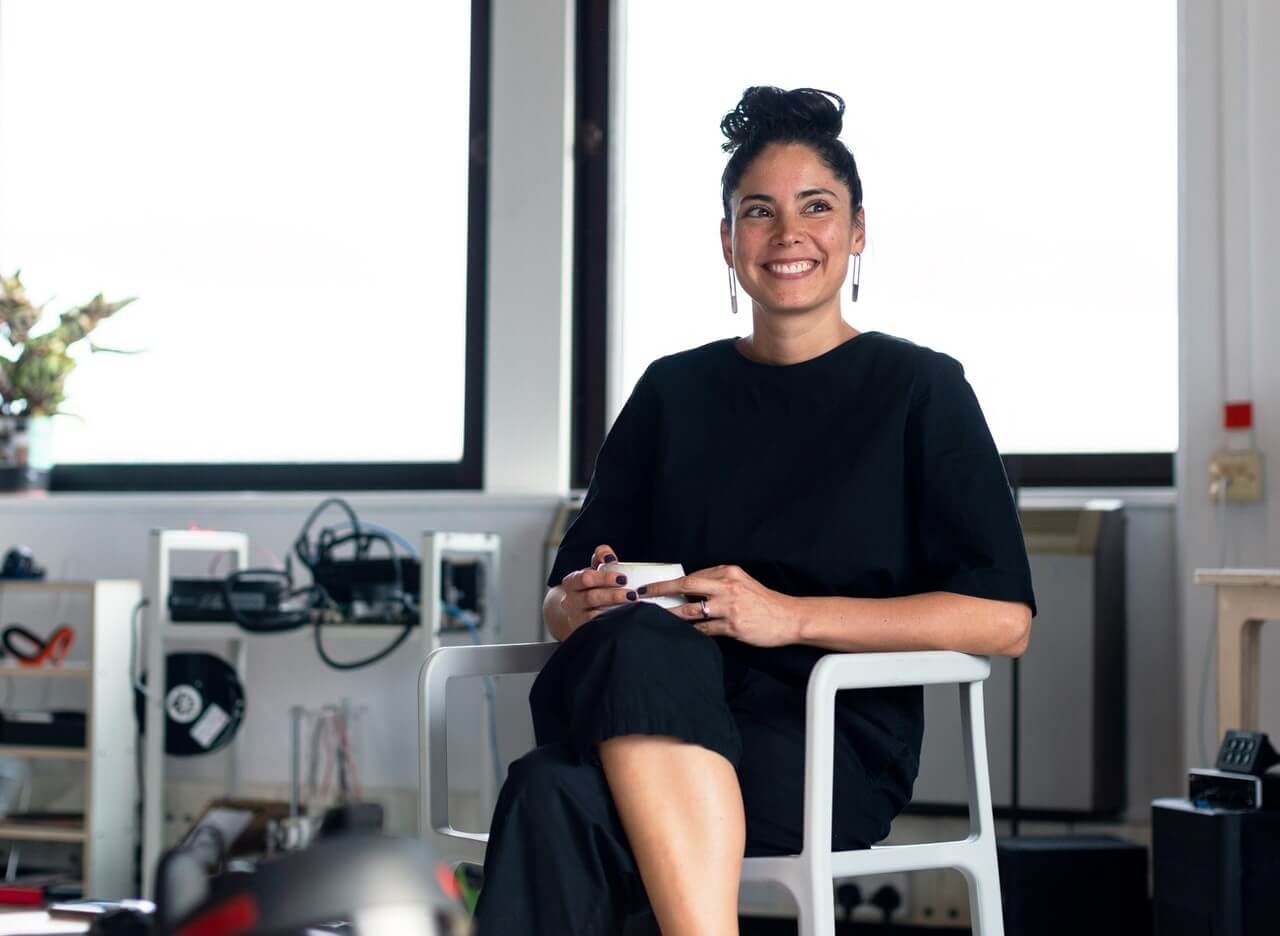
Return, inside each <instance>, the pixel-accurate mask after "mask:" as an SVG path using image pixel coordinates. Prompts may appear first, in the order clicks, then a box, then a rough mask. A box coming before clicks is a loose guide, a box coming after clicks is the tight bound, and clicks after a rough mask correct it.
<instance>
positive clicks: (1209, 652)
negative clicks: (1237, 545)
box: [1196, 476, 1231, 764]
mask: <svg viewBox="0 0 1280 936" xmlns="http://www.w3.org/2000/svg"><path fill="white" fill-rule="evenodd" d="M1218 481H1219V484H1218V492H1217V493H1218V498H1217V499H1218V568H1220V569H1225V568H1227V566H1228V563H1229V556H1228V546H1229V543H1230V531H1229V530H1228V529H1227V488H1228V487H1229V486H1230V484H1231V479H1230V478H1228V477H1225V476H1224V477H1222V478H1219V479H1218ZM1217 636H1218V628H1217V625H1216V624H1214V625H1211V626H1210V627H1209V636H1208V639H1207V640H1206V641H1205V648H1204V663H1203V664H1201V667H1200V710H1199V717H1198V718H1197V720H1196V741H1197V743H1198V744H1199V748H1200V762H1201V763H1202V764H1208V763H1210V761H1209V750H1208V748H1207V747H1206V745H1205V728H1204V717H1205V713H1206V712H1207V711H1208V709H1209V673H1210V672H1211V670H1212V668H1213V661H1214V659H1215V657H1216V656H1217V653H1216V652H1215V650H1216V644H1217V640H1216V638H1217ZM1219 740H1220V739H1218V738H1214V741H1215V743H1216V742H1217V741H1219Z"/></svg>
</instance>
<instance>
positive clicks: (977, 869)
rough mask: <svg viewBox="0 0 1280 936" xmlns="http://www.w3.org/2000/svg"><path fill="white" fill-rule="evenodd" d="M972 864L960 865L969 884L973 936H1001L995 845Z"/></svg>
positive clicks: (1002, 920)
mask: <svg viewBox="0 0 1280 936" xmlns="http://www.w3.org/2000/svg"><path fill="white" fill-rule="evenodd" d="M983 850H984V851H988V852H989V854H987V855H984V856H983V858H982V860H981V861H980V862H979V863H978V864H977V865H976V866H974V867H968V868H961V869H960V871H961V872H962V873H963V874H964V877H965V882H966V883H967V884H968V885H969V916H970V917H971V918H972V922H973V936H1004V907H1003V906H1001V903H1000V868H999V865H998V864H997V863H996V856H995V849H994V847H992V848H990V849H983Z"/></svg>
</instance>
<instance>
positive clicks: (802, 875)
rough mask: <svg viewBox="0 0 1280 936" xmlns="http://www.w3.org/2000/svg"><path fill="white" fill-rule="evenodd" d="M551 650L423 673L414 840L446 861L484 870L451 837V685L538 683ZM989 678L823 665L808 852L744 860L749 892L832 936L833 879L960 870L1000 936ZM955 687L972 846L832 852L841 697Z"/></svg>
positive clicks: (442, 659) (920, 667) (468, 837)
mask: <svg viewBox="0 0 1280 936" xmlns="http://www.w3.org/2000/svg"><path fill="white" fill-rule="evenodd" d="M555 647H556V645H555V644H545V643H536V644H506V645H496V646H481V647H442V648H440V649H438V650H436V651H435V652H433V653H432V654H431V655H430V656H429V657H428V658H427V661H426V663H425V664H424V665H423V667H422V675H421V678H420V680H419V689H420V692H419V719H420V720H419V725H420V728H421V731H422V736H421V738H420V744H421V747H420V765H421V774H420V775H421V783H422V787H421V799H420V804H419V810H420V812H419V829H420V830H421V833H422V837H423V839H424V840H426V841H427V842H428V843H429V844H430V845H431V846H432V847H433V848H435V849H436V851H437V853H438V854H439V856H440V857H441V859H443V860H448V861H452V862H455V863H456V862H463V861H467V862H473V863H475V864H481V863H483V862H484V850H485V846H486V844H487V843H488V839H489V836H488V835H487V834H476V833H469V832H460V831H458V830H456V829H454V828H452V827H451V826H450V825H449V785H448V774H447V771H448V764H447V758H446V753H445V725H446V714H447V713H446V712H445V685H446V683H448V681H449V680H450V679H453V678H455V677H462V676H484V675H498V674H503V673H535V672H537V671H538V670H540V669H541V668H542V665H543V664H544V663H545V662H546V661H547V659H548V658H549V657H550V656H551V653H552V651H554V650H555ZM990 673H991V664H990V663H989V661H988V660H987V659H986V658H984V657H975V656H970V655H968V654H965V653H952V652H942V651H928V652H911V653H833V654H829V655H827V656H825V657H823V658H822V659H821V660H820V661H819V662H818V664H817V666H815V667H814V669H813V674H812V676H811V677H810V679H809V688H808V696H807V700H806V719H807V724H806V726H805V778H804V784H805V787H804V790H805V792H804V838H803V841H804V846H803V849H802V850H801V852H800V854H798V855H788V856H783V857H768V858H748V859H746V860H745V861H744V862H743V866H742V880H743V881H772V882H776V883H779V884H782V885H783V886H785V887H786V888H787V889H788V890H789V891H790V892H791V893H792V895H793V896H794V897H795V900H796V904H797V905H798V907H799V909H800V936H834V934H835V903H834V897H833V886H832V882H833V880H834V879H836V878H848V877H857V876H859V875H865V874H886V873H893V872H900V871H917V870H924V869H929V868H956V869H958V870H959V871H960V872H961V873H962V874H963V875H964V876H965V879H966V881H967V882H968V885H969V907H970V915H971V917H972V922H973V932H974V936H1004V919H1003V916H1002V913H1001V907H1000V877H999V871H998V869H997V866H996V837H995V826H994V821H993V819H992V814H991V785H990V778H989V775H988V771H987V737H986V730H985V728H984V722H983V715H982V683H983V680H985V679H986V678H987V676H988V675H990ZM952 683H955V684H959V687H960V714H961V719H962V728H963V731H964V755H965V774H966V776H967V780H968V787H969V835H968V837H967V838H964V839H962V840H959V841H950V842H930V843H926V844H917V845H877V846H874V847H872V848H870V849H864V850H858V851H843V852H832V851H831V808H832V802H831V800H832V778H833V773H834V751H833V745H832V739H833V737H834V734H835V696H836V692H837V691H838V690H841V689H871V688H878V687H885V686H919V685H934V684H952Z"/></svg>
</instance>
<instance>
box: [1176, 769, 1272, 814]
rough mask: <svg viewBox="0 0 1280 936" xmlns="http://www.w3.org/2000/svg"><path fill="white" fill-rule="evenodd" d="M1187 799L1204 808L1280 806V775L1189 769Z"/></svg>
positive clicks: (1269, 807)
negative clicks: (1255, 774) (1258, 775)
mask: <svg viewBox="0 0 1280 936" xmlns="http://www.w3.org/2000/svg"><path fill="white" fill-rule="evenodd" d="M1187 799H1188V800H1190V801H1191V803H1192V804H1193V805H1195V806H1202V807H1214V806H1217V807H1219V808H1221V809H1280V774H1275V773H1270V774H1263V775H1262V776H1261V777H1255V776H1252V775H1251V774H1246V773H1236V772H1235V771H1230V770H1208V769H1202V768H1195V769H1192V770H1189V771H1187Z"/></svg>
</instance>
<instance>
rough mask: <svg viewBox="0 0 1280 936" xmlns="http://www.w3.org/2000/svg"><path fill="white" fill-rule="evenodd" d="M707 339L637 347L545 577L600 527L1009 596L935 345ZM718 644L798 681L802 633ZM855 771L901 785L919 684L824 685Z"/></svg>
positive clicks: (799, 591) (919, 727)
mask: <svg viewBox="0 0 1280 936" xmlns="http://www.w3.org/2000/svg"><path fill="white" fill-rule="evenodd" d="M736 340H737V339H734V338H726V339H723V340H720V341H714V342H712V343H710V344H707V345H704V346H702V347H700V348H694V349H692V350H689V351H683V352H680V353H678V354H672V355H669V356H667V357H664V358H660V359H658V360H656V361H654V362H653V363H652V364H650V365H649V367H648V368H647V369H646V370H645V372H644V375H643V376H642V377H641V378H640V380H639V381H638V382H637V384H636V386H635V389H634V390H633V391H632V394H631V397H630V399H628V400H627V403H626V405H625V406H624V407H623V408H622V412H621V413H620V414H619V415H618V419H617V421H616V422H615V423H614V425H613V428H612V429H611V430H610V432H609V434H608V436H607V437H606V439H605V441H604V445H603V446H601V449H600V453H599V455H598V457H597V460H596V466H595V472H594V474H593V475H592V478H591V483H590V486H589V487H588V489H587V494H586V498H585V499H584V501H583V505H582V510H581V512H580V513H579V514H578V516H577V518H576V519H575V520H574V522H573V524H572V525H571V526H570V527H569V529H568V531H567V532H566V533H565V537H564V541H563V542H562V543H561V545H560V550H559V553H558V554H557V555H556V561H555V566H554V568H553V569H552V572H551V575H550V577H549V579H548V582H547V585H548V587H551V586H553V585H558V584H560V581H561V580H562V579H563V578H564V576H565V575H567V574H568V573H569V572H572V571H574V570H575V569H580V568H584V567H586V565H587V564H588V563H589V562H590V560H591V554H592V551H593V550H594V549H595V547H596V546H597V545H599V544H601V543H608V544H609V545H610V546H612V547H613V548H614V549H615V550H616V551H617V554H618V557H619V558H620V559H622V560H624V561H636V562H679V563H682V564H683V565H684V568H685V571H686V572H693V571H695V570H698V569H703V568H707V567H709V566H715V565H721V564H728V563H733V564H736V565H739V566H741V567H742V568H743V569H744V570H745V571H746V572H748V573H749V574H750V575H751V576H753V577H754V578H755V579H756V580H757V581H759V582H760V583H761V584H763V585H765V586H766V587H768V588H771V589H773V590H775V591H779V592H782V593H784V594H788V595H796V596H816V595H839V596H846V597H862V598H888V597H895V596H900V595H912V594H919V593H922V592H931V591H947V592H956V593H959V594H963V595H973V596H976V597H980V598H995V599H1003V600H1007V601H1021V602H1025V603H1026V604H1027V605H1029V606H1030V607H1031V609H1032V612H1033V613H1034V611H1035V596H1034V594H1033V593H1032V587H1031V572H1030V569H1029V567H1028V563H1027V554H1026V548H1025V546H1024V544H1023V539H1022V530H1021V527H1020V525H1019V522H1018V515H1017V511H1016V509H1015V507H1014V503H1013V497H1012V492H1011V491H1010V488H1009V483H1008V480H1007V479H1006V477H1005V473H1004V466H1003V464H1002V463H1001V461H1000V456H999V454H998V452H997V450H996V447H995V443H994V442H993V441H992V439H991V433H990V431H989V430H988V428H987V424H986V420H985V419H984V418H983V416H982V410H981V409H980V407H979V406H978V401H977V398H976V397H975V396H974V393H973V390H972V388H971V387H970V386H969V383H968V381H966V380H965V378H964V369H963V368H962V367H961V366H960V364H959V363H958V362H957V361H956V360H954V359H953V358H950V357H948V356H947V355H945V354H940V353H938V352H936V351H932V350H930V349H928V348H924V347H920V346H918V345H915V344H912V343H911V342H909V341H905V340H903V339H901V338H895V337H892V336H890V335H885V334H882V333H879V332H863V333H862V334H859V335H857V336H855V337H854V338H852V339H849V340H848V341H845V342H844V343H843V344H840V345H838V346H836V347H835V348H832V349H831V350H830V351H827V352H826V353H824V354H821V355H819V356H818V357H816V358H812V359H810V360H808V361H802V362H800V363H798V364H789V365H770V364H761V363H758V362H755V361H752V360H751V359H750V358H747V357H745V356H744V355H743V354H742V353H741V352H739V351H738V349H737V348H736V346H735V342H736ZM721 645H722V647H723V648H724V649H725V651H726V653H727V654H729V655H732V656H735V657H737V658H738V659H740V660H742V661H744V662H746V663H747V664H748V665H751V666H754V667H757V668H759V669H762V670H766V671H768V672H770V673H772V674H774V675H775V676H778V677H779V678H782V679H784V680H785V681H787V682H789V683H791V684H792V685H797V686H803V685H804V684H805V683H806V681H807V678H808V674H809V671H810V670H811V669H812V668H813V665H814V663H815V662H816V661H817V660H818V658H819V657H821V656H822V655H823V654H825V653H828V652H831V651H827V650H822V649H819V648H816V647H807V646H799V645H795V646H787V647H777V648H759V647H750V646H747V645H745V644H741V643H739V642H737V641H734V640H729V639H722V640H721ZM839 715H840V719H839V721H840V723H841V724H842V725H843V726H844V728H845V730H846V731H848V732H850V733H851V734H850V737H851V740H852V741H853V742H854V745H855V747H856V749H857V750H858V751H859V753H860V755H861V756H862V758H863V761H864V764H865V765H866V766H867V767H868V769H869V770H871V771H872V772H873V773H880V772H883V771H886V770H892V772H893V773H894V774H895V775H896V776H897V777H898V778H899V779H900V780H902V781H905V782H906V783H907V788H908V789H909V787H910V781H911V780H913V779H914V777H915V773H916V768H917V766H918V764H919V756H920V739H921V735H922V734H923V729H924V715H923V701H922V692H921V690H920V688H919V687H909V688H905V689H877V690H860V691H857V692H844V693H841V694H840V712H839Z"/></svg>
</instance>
